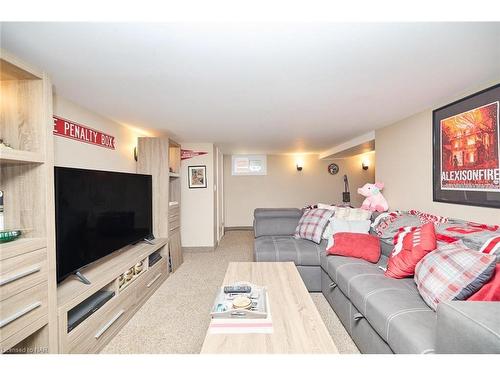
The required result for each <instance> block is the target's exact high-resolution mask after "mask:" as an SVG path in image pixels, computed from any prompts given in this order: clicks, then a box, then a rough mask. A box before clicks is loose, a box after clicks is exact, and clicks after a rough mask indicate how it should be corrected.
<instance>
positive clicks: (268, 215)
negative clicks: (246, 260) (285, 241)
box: [254, 208, 302, 237]
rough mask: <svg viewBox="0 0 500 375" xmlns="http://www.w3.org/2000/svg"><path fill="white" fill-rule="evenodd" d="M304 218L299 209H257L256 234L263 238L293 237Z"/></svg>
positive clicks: (255, 219) (255, 215)
mask: <svg viewBox="0 0 500 375" xmlns="http://www.w3.org/2000/svg"><path fill="white" fill-rule="evenodd" d="M301 217H302V210H299V209H298V208H256V209H255V211H254V234H255V237H261V236H291V235H293V234H294V233H295V229H296V228H297V224H298V222H299V220H300V218H301Z"/></svg>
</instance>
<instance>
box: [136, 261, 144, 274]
mask: <svg viewBox="0 0 500 375" xmlns="http://www.w3.org/2000/svg"><path fill="white" fill-rule="evenodd" d="M143 269H144V263H143V262H139V263H137V264H136V265H135V266H134V274H135V275H138V274H140V273H141V272H142V270H143Z"/></svg>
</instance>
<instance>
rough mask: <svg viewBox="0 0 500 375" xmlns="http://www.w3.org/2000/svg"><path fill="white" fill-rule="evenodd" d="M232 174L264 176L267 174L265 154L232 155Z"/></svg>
mask: <svg viewBox="0 0 500 375" xmlns="http://www.w3.org/2000/svg"><path fill="white" fill-rule="evenodd" d="M231 165H232V168H231V172H232V173H231V174H232V175H233V176H264V175H266V174H267V157H266V155H232V156H231Z"/></svg>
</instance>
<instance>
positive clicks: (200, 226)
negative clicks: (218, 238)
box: [181, 143, 214, 247]
mask: <svg viewBox="0 0 500 375" xmlns="http://www.w3.org/2000/svg"><path fill="white" fill-rule="evenodd" d="M181 146H182V148H183V149H188V150H194V151H204V152H207V154H206V155H201V156H195V157H194V158H191V159H187V160H184V161H182V162H181V237H182V246H183V247H213V246H214V180H213V177H214V145H213V143H182V145H181ZM190 165H205V166H206V167H207V188H206V189H189V188H188V166H190Z"/></svg>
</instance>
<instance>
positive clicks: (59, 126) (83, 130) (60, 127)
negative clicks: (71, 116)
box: [53, 116, 115, 150]
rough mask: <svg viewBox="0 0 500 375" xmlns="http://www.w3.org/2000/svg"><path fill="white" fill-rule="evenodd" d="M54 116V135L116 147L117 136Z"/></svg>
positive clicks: (112, 148) (106, 146) (110, 147)
mask: <svg viewBox="0 0 500 375" xmlns="http://www.w3.org/2000/svg"><path fill="white" fill-rule="evenodd" d="M53 117H54V135H57V136H59V137H65V138H70V139H74V140H75V141H80V142H84V143H89V144H92V145H96V146H100V147H105V148H109V149H111V150H114V149H115V137H113V136H112V135H109V134H106V133H103V132H100V131H98V130H95V129H92V128H89V127H88V126H85V125H82V124H77V123H76V122H73V121H70V120H67V119H65V118H61V117H57V116H53Z"/></svg>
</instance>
